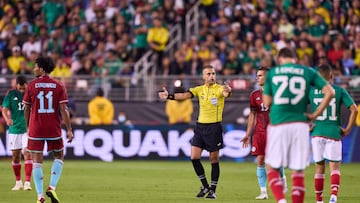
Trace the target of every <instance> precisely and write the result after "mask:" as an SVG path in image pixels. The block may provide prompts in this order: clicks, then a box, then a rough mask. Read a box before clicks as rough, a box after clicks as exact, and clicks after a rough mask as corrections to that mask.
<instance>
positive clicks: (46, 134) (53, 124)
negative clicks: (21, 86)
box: [23, 57, 73, 203]
mask: <svg viewBox="0 0 360 203" xmlns="http://www.w3.org/2000/svg"><path fill="white" fill-rule="evenodd" d="M54 67H55V64H54V62H53V61H52V59H51V58H49V57H39V58H37V59H36V61H35V67H34V75H35V77H36V78H35V79H34V80H32V81H31V82H30V83H29V84H28V86H27V88H26V91H25V95H24V99H23V102H24V104H25V110H24V115H25V123H26V127H27V129H28V133H29V139H28V150H29V151H30V152H31V156H32V160H33V171H32V173H33V179H34V184H35V188H36V192H37V196H38V200H37V203H43V202H44V201H45V198H44V194H43V169H42V162H43V150H44V145H45V142H46V143H47V148H48V151H49V152H52V155H53V158H54V161H53V163H52V167H51V176H50V184H49V187H48V189H47V191H46V195H47V196H48V197H50V199H51V202H52V203H58V202H59V198H58V197H57V194H56V192H55V189H56V185H57V183H58V181H59V179H60V176H61V172H62V169H63V160H64V151H63V148H64V143H63V139H62V137H61V121H60V115H59V114H61V118H62V119H63V121H64V123H65V126H66V135H67V138H68V142H69V143H71V141H72V139H73V133H72V129H71V123H70V116H69V111H68V109H67V105H66V104H67V102H68V98H67V95H66V90H65V87H64V86H63V85H62V84H61V83H60V82H58V81H56V80H54V79H52V78H50V77H49V74H50V73H51V71H52V70H53V69H54Z"/></svg>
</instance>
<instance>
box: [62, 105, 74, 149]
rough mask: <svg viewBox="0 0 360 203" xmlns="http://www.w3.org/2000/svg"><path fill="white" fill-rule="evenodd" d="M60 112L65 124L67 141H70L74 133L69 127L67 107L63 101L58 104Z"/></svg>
mask: <svg viewBox="0 0 360 203" xmlns="http://www.w3.org/2000/svg"><path fill="white" fill-rule="evenodd" d="M60 113H61V118H62V119H63V121H64V123H65V126H66V136H67V139H68V143H71V142H72V140H73V138H74V135H73V132H72V128H71V122H70V113H69V109H68V107H67V105H66V104H64V103H62V104H60Z"/></svg>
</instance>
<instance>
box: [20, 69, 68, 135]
mask: <svg viewBox="0 0 360 203" xmlns="http://www.w3.org/2000/svg"><path fill="white" fill-rule="evenodd" d="M23 102H24V103H25V104H27V105H30V106H31V108H30V109H31V111H30V118H29V126H28V128H29V132H28V133H29V137H31V138H35V139H39V138H40V139H54V138H55V139H58V138H61V120H60V108H59V106H60V104H61V103H67V102H68V98H67V95H66V90H65V88H64V86H63V85H62V84H61V83H60V82H58V81H56V80H54V79H52V78H50V77H49V76H42V77H39V78H36V79H34V80H32V81H31V82H30V83H28V85H27V88H26V91H25V95H24V99H23ZM31 138H30V139H31Z"/></svg>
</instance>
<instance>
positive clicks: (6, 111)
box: [2, 107, 13, 126]
mask: <svg viewBox="0 0 360 203" xmlns="http://www.w3.org/2000/svg"><path fill="white" fill-rule="evenodd" d="M2 115H3V117H4V119H5V122H6V125H8V126H11V125H12V124H13V121H12V119H11V118H10V116H9V115H10V110H9V109H8V108H6V107H3V108H2Z"/></svg>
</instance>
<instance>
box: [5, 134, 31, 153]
mask: <svg viewBox="0 0 360 203" xmlns="http://www.w3.org/2000/svg"><path fill="white" fill-rule="evenodd" d="M8 139H9V148H10V150H15V149H24V148H26V147H27V142H28V136H27V133H23V134H8Z"/></svg>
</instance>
